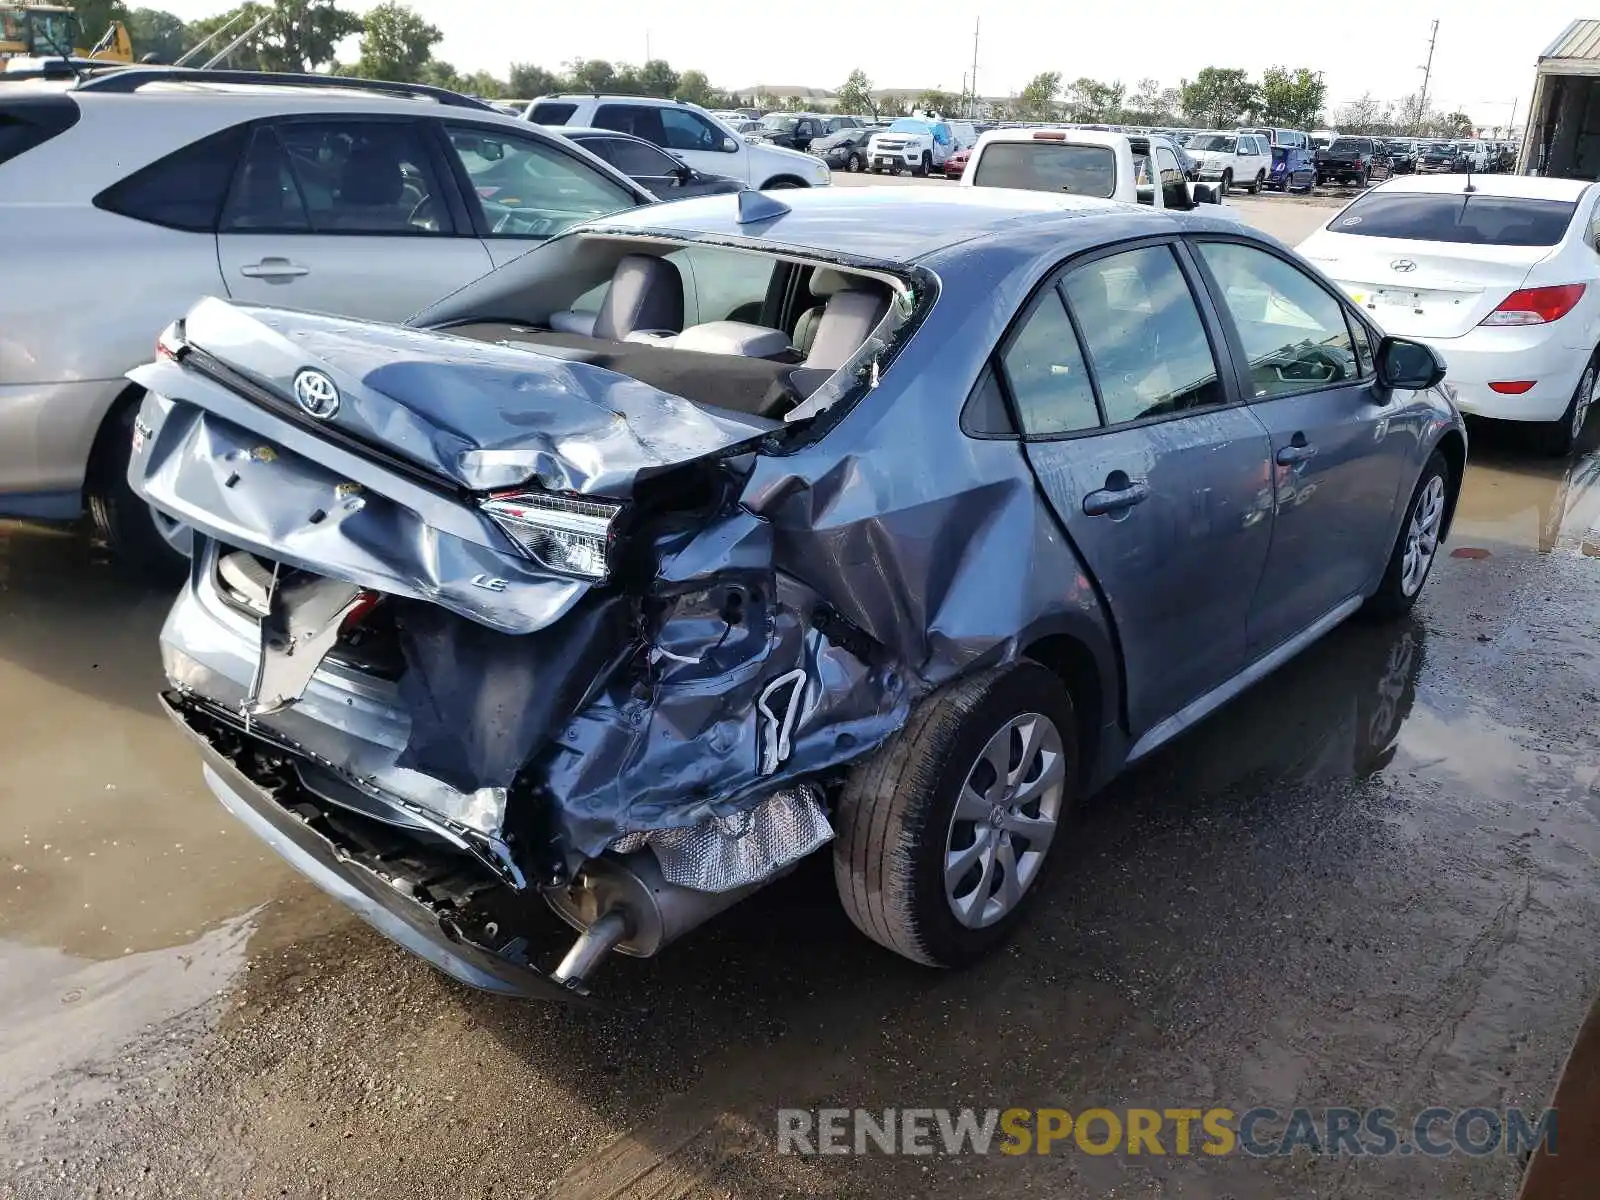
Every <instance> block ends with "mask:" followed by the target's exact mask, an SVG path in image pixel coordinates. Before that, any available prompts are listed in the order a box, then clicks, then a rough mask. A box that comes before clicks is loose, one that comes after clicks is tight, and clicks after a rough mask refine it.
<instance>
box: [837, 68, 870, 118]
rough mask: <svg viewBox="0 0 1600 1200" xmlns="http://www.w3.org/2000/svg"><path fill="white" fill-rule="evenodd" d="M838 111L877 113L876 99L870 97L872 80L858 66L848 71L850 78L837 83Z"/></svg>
mask: <svg viewBox="0 0 1600 1200" xmlns="http://www.w3.org/2000/svg"><path fill="white" fill-rule="evenodd" d="M838 94H839V111H840V112H845V113H871V114H872V115H873V117H874V118H876V117H877V115H878V104H877V101H876V100H874V99H873V98H872V80H870V79H868V78H867V73H866V72H865V71H863V70H862V69H861V68H860V67H857V68H856V69H855V70H854V71H851V72H850V78H848V79H846V80H845V81H844V82H843V83H842V84H840V85H839V93H838Z"/></svg>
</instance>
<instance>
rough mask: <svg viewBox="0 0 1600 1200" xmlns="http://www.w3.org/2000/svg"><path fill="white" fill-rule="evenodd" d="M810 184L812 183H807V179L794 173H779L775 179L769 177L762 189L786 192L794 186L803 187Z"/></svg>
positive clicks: (764, 190)
mask: <svg viewBox="0 0 1600 1200" xmlns="http://www.w3.org/2000/svg"><path fill="white" fill-rule="evenodd" d="M809 186H810V184H808V183H806V181H805V180H803V179H796V178H794V176H792V175H779V176H777V177H776V178H775V179H769V180H767V181H766V182H765V183H763V184H762V185H761V190H762V191H763V192H784V191H789V190H791V189H794V188H803V187H809Z"/></svg>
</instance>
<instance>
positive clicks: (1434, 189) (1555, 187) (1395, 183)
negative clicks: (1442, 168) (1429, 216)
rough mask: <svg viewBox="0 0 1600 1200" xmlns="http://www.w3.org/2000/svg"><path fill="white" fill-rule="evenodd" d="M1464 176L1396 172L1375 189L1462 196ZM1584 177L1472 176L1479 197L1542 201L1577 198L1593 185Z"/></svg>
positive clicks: (1475, 192) (1464, 182)
mask: <svg viewBox="0 0 1600 1200" xmlns="http://www.w3.org/2000/svg"><path fill="white" fill-rule="evenodd" d="M1466 186H1467V183H1466V176H1465V175H1397V176H1395V177H1394V178H1393V179H1387V180H1385V181H1384V182H1382V183H1380V184H1379V185H1378V186H1377V187H1376V188H1374V189H1373V191H1376V192H1427V193H1439V192H1445V193H1450V194H1454V195H1461V194H1463V193H1464V192H1465V190H1466ZM1593 186H1594V185H1593V184H1591V183H1590V182H1589V181H1588V180H1585V179H1552V178H1550V177H1548V176H1542V175H1480V174H1474V175H1473V176H1472V188H1473V193H1474V194H1475V195H1479V196H1528V197H1533V198H1537V199H1542V200H1577V199H1578V198H1579V197H1581V196H1582V195H1583V194H1584V192H1585V191H1587V190H1588V189H1589V188H1591V187H1593Z"/></svg>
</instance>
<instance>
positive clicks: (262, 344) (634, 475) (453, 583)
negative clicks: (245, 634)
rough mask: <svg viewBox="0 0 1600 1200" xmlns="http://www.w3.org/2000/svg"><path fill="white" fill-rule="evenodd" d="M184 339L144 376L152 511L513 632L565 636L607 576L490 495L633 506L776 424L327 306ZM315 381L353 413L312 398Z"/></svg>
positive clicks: (205, 326)
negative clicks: (557, 630)
mask: <svg viewBox="0 0 1600 1200" xmlns="http://www.w3.org/2000/svg"><path fill="white" fill-rule="evenodd" d="M183 335H184V336H183V342H184V346H185V347H186V349H183V350H180V351H179V354H180V361H178V362H173V361H170V360H168V359H166V358H163V359H159V360H158V361H156V362H153V363H149V364H146V365H145V366H143V367H140V368H138V369H136V370H134V371H133V372H131V373H130V378H132V379H133V380H134V381H135V382H137V383H139V384H140V385H141V386H142V387H143V388H144V389H145V391H146V392H147V396H146V399H145V401H144V404H143V406H142V407H141V409H140V413H139V416H138V419H137V421H136V422H135V430H134V441H133V454H132V458H131V460H130V464H129V480H130V482H131V484H132V485H133V487H134V489H135V491H136V492H138V494H139V495H140V496H141V497H142V498H143V499H144V500H146V501H147V502H148V503H150V504H151V505H153V506H154V507H155V508H156V509H157V510H159V511H161V512H163V513H165V514H167V515H168V516H170V517H172V518H174V519H176V520H178V521H182V522H184V523H186V524H188V525H191V526H192V527H194V528H195V529H197V530H198V531H200V532H201V533H202V534H203V535H205V536H206V537H209V538H212V539H215V540H217V541H219V542H221V543H223V544H225V545H228V546H231V547H235V548H238V549H242V550H247V551H249V552H251V553H252V554H255V555H258V556H260V557H262V558H264V559H266V560H268V561H270V562H275V563H282V564H284V565H286V566H289V567H294V568H299V569H301V570H304V571H309V572H312V573H314V574H317V575H323V576H327V577H329V578H332V579H336V580H342V581H344V582H347V583H350V584H354V585H356V586H357V587H360V588H367V589H371V590H374V591H378V592H383V593H386V594H390V595H397V596H404V597H409V598H412V599H417V600H424V601H427V602H429V603H433V604H437V605H439V606H441V607H443V608H445V609H448V610H450V611H452V612H454V613H457V614H458V615H461V616H464V617H467V618H469V619H471V620H473V621H477V622H479V623H481V624H484V625H487V626H489V627H491V628H494V629H497V630H500V631H502V632H506V633H516V634H523V633H531V632H533V631H535V630H539V629H543V628H545V627H547V626H549V625H551V624H552V623H554V622H555V621H557V620H559V619H560V618H561V617H562V616H563V615H564V614H565V613H567V612H568V611H569V610H570V609H571V608H572V606H573V605H574V604H575V603H576V602H577V601H578V600H579V599H580V598H581V597H582V596H583V595H585V594H586V593H588V592H589V591H590V590H591V589H592V588H593V587H594V586H595V583H596V581H595V580H593V579H589V578H581V577H574V576H572V575H567V574H563V573H560V572H557V571H552V570H550V569H548V568H546V567H544V566H542V565H541V564H539V563H538V562H535V561H534V560H533V559H531V558H529V557H527V556H526V555H525V554H523V553H522V552H520V551H519V550H518V549H517V548H516V546H515V545H514V544H513V543H512V542H511V540H510V539H509V538H508V537H507V535H506V534H505V533H504V532H503V531H502V529H501V528H500V527H499V526H497V525H496V524H495V522H494V521H493V520H491V519H490V517H489V516H487V515H486V514H485V512H484V510H483V508H482V504H483V502H484V501H485V500H486V499H488V498H489V497H488V496H487V495H486V494H485V493H487V492H490V491H495V490H499V489H510V488H516V489H517V490H521V491H527V492H540V491H548V492H552V493H558V494H559V493H563V492H565V493H568V494H571V493H578V494H582V495H592V496H596V497H606V498H608V499H610V500H614V501H619V502H622V503H623V504H624V505H625V504H626V502H627V500H628V499H629V498H630V497H631V494H632V490H633V487H634V484H635V483H636V482H637V481H638V480H640V478H641V477H643V476H645V475H648V474H652V473H657V472H660V471H664V470H667V469H669V468H671V467H674V466H679V465H683V464H687V463H689V462H692V461H694V460H696V459H700V458H703V457H706V456H708V455H715V454H717V453H719V452H722V451H730V450H732V449H733V448H734V447H737V446H739V445H740V444H741V443H745V442H749V441H752V440H753V439H756V438H759V437H760V436H762V435H763V434H764V433H765V432H766V431H767V430H768V429H770V428H771V427H772V425H773V423H772V422H765V421H762V420H761V419H760V418H756V417H750V418H741V417H739V416H738V415H737V414H726V415H724V414H721V413H713V412H710V411H708V410H706V409H704V408H701V407H699V406H697V405H695V404H693V403H691V402H690V401H688V400H685V399H683V398H681V397H678V396H673V395H670V394H668V393H666V392H662V391H659V390H658V389H656V388H653V387H650V386H649V385H647V384H643V383H640V382H639V381H637V380H633V379H630V378H627V377H626V376H623V375H620V374H618V373H616V372H614V371H609V370H606V369H604V368H602V367H597V366H593V365H591V364H587V363H577V362H567V361H563V360H560V359H557V358H552V357H547V356H545V355H542V354H537V353H532V352H528V351H523V350H518V349H512V348H509V347H502V346H494V345H488V344H483V343H476V342H472V341H469V340H467V339H463V338H455V337H450V336H448V335H443V334H437V333H430V332H425V331H419V330H412V329H404V328H399V327H395V326H387V325H376V324H370V323H366V322H361V321H349V320H343V319H340V318H336V317H327V316H321V315H317V314H312V313H299V312H288V311H283V310H278V309H264V308H252V307H247V306H239V305H232V304H228V303H226V302H224V301H220V300H204V301H202V302H201V303H200V304H198V305H196V306H195V308H194V309H192V310H191V312H190V314H189V316H188V317H187V318H186V321H185V324H184V327H183ZM307 371H311V372H314V373H316V374H318V375H320V376H322V377H323V379H324V380H325V381H326V382H327V383H329V384H331V386H332V390H333V392H334V394H335V395H336V396H337V403H335V404H332V405H326V404H324V405H322V406H320V408H319V412H318V413H313V412H312V411H310V410H308V408H307V406H306V405H305V404H303V403H302V402H301V401H300V400H299V399H297V398H296V388H295V380H296V377H297V376H300V375H302V374H303V373H304V372H307ZM326 390H327V389H323V390H321V391H317V392H314V393H313V394H312V396H311V398H312V399H316V398H317V397H319V396H321V397H323V398H326ZM313 407H318V406H313Z"/></svg>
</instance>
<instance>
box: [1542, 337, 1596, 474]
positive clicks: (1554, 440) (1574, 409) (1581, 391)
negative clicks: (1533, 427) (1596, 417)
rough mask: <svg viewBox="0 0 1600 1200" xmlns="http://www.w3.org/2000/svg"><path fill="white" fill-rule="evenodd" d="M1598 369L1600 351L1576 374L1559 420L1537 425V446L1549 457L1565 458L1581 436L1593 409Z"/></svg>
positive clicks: (1574, 447)
mask: <svg viewBox="0 0 1600 1200" xmlns="http://www.w3.org/2000/svg"><path fill="white" fill-rule="evenodd" d="M1597 372H1600V352H1597V353H1596V355H1594V356H1592V357H1591V358H1590V359H1589V365H1588V366H1586V367H1585V368H1584V369H1583V374H1582V375H1580V376H1579V377H1578V386H1577V387H1575V388H1573V389H1572V399H1571V400H1568V401H1567V411H1566V412H1564V413H1562V414H1561V416H1560V418H1559V419H1558V420H1554V421H1549V422H1546V423H1545V424H1544V425H1542V426H1540V428H1539V442H1540V449H1542V450H1543V451H1544V452H1545V453H1546V454H1548V455H1550V456H1551V457H1553V458H1565V457H1566V456H1567V455H1569V454H1571V453H1572V452H1573V450H1575V449H1576V448H1577V446H1578V442H1579V441H1580V440H1581V439H1582V437H1583V427H1584V424H1585V423H1586V422H1587V421H1588V419H1589V414H1590V412H1592V411H1593V406H1592V404H1591V401H1592V400H1593V398H1594V388H1595V379H1596V374H1597Z"/></svg>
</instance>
